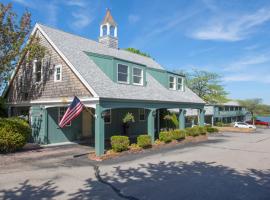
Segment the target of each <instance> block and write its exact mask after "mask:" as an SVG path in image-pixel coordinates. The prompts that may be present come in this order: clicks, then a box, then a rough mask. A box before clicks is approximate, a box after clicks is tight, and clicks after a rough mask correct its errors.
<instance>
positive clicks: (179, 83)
mask: <svg viewBox="0 0 270 200" xmlns="http://www.w3.org/2000/svg"><path fill="white" fill-rule="evenodd" d="M183 82H184V79H183V78H182V77H179V78H177V90H181V91H183V88H184V84H183Z"/></svg>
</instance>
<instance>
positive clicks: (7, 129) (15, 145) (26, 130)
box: [0, 118, 31, 153]
mask: <svg viewBox="0 0 270 200" xmlns="http://www.w3.org/2000/svg"><path fill="white" fill-rule="evenodd" d="M30 135H31V129H30V126H29V124H28V123H27V122H26V121H25V120H23V119H19V118H8V119H7V118H1V119H0V152H3V153H8V152H14V151H17V150H20V149H21V148H22V147H23V146H24V145H25V144H26V142H27V141H28V140H29V138H30Z"/></svg>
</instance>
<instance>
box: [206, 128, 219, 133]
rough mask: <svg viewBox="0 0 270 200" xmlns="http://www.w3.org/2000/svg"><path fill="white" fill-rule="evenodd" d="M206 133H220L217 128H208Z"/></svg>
mask: <svg viewBox="0 0 270 200" xmlns="http://www.w3.org/2000/svg"><path fill="white" fill-rule="evenodd" d="M206 131H207V132H208V133H218V129H217V128H214V127H207V128H206Z"/></svg>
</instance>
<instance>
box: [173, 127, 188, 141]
mask: <svg viewBox="0 0 270 200" xmlns="http://www.w3.org/2000/svg"><path fill="white" fill-rule="evenodd" d="M171 132H172V133H171V136H172V139H173V140H181V139H184V138H185V136H186V132H185V131H184V130H179V129H176V130H173V131H171Z"/></svg>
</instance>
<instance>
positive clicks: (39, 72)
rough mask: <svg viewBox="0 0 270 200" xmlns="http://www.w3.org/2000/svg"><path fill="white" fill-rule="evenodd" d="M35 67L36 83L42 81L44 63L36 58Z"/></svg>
mask: <svg viewBox="0 0 270 200" xmlns="http://www.w3.org/2000/svg"><path fill="white" fill-rule="evenodd" d="M33 69H34V79H35V82H36V83H39V82H41V80H42V63H41V61H40V60H39V61H38V60H34V62H33Z"/></svg>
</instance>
